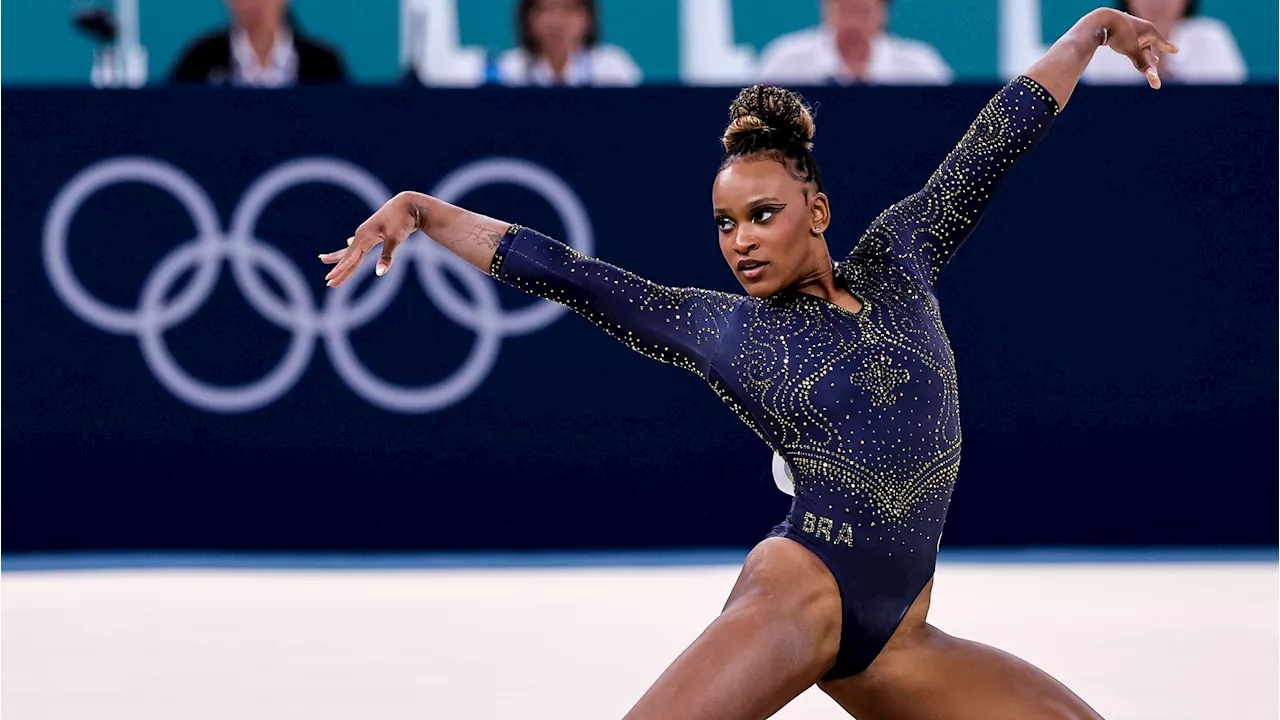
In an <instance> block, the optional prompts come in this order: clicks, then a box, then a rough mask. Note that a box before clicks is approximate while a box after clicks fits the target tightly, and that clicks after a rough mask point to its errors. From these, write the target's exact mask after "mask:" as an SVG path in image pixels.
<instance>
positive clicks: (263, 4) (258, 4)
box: [173, 0, 346, 88]
mask: <svg viewBox="0 0 1280 720" xmlns="http://www.w3.org/2000/svg"><path fill="white" fill-rule="evenodd" d="M226 3H227V9H228V10H229V11H230V12H231V27H230V28H228V29H226V30H222V31H220V32H216V33H212V34H210V35H206V36H204V37H201V38H197V39H196V41H195V42H193V43H192V44H191V45H189V46H188V47H187V49H186V50H185V51H184V52H183V53H182V58H181V60H179V61H178V65H177V67H176V68H175V69H174V71H173V80H174V81H175V82H194V83H208V84H214V85H220V84H223V83H230V84H232V85H240V86H244V87H260V88H278V87H289V86H291V85H306V84H313V83H332V82H345V81H346V71H345V70H344V69H343V66H342V60H341V59H340V58H339V57H338V54H337V53H336V52H334V51H333V50H332V49H331V48H329V47H328V46H326V45H324V44H322V43H319V42H317V41H315V40H313V39H310V38H307V37H304V36H303V35H302V34H301V33H299V31H298V25H297V22H296V21H295V19H294V17H293V13H292V12H290V11H289V8H288V4H289V3H288V0H226Z"/></svg>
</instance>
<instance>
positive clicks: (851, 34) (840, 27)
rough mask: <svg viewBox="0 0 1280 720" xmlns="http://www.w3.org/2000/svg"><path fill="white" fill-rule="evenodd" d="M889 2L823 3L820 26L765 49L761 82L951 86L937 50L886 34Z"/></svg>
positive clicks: (836, 0) (838, 0) (831, 0)
mask: <svg viewBox="0 0 1280 720" xmlns="http://www.w3.org/2000/svg"><path fill="white" fill-rule="evenodd" d="M889 2H890V0H822V24H821V25H819V26H818V27H815V28H809V29H807V30H801V31H799V32H794V33H789V34H787V35H783V36H782V37H779V38H777V39H776V40H774V41H773V42H771V43H769V44H768V46H766V47H765V49H764V51H763V52H762V53H761V57H760V72H759V76H760V77H759V80H760V82H763V83H769V84H775V85H824V84H827V83H839V84H842V85H851V84H869V85H946V84H949V83H950V82H951V80H952V77H953V74H952V71H951V68H950V66H948V65H947V63H946V61H944V60H943V59H942V56H941V55H939V54H938V51H937V50H935V49H934V48H933V46H931V45H929V44H928V43H924V42H921V41H919V40H908V39H906V38H900V37H897V36H896V35H892V34H890V33H888V32H885V24H886V22H887V20H888V10H889V7H888V6H889ZM1130 72H1132V68H1131V69H1130Z"/></svg>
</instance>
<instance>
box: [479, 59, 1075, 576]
mask: <svg viewBox="0 0 1280 720" xmlns="http://www.w3.org/2000/svg"><path fill="white" fill-rule="evenodd" d="M1056 113H1057V106H1056V104H1055V103H1054V102H1053V99H1052V97H1050V96H1049V95H1048V93H1047V92H1045V91H1044V90H1043V88H1041V87H1040V86H1039V85H1037V84H1036V83H1034V82H1033V81H1031V80H1029V79H1027V78H1018V79H1017V80H1014V81H1012V82H1010V83H1009V84H1008V85H1006V86H1005V88H1004V89H1003V90H1002V91H1001V92H1000V93H999V94H998V95H997V96H996V97H995V98H994V99H992V101H991V102H990V103H989V104H988V105H987V106H986V107H985V108H984V109H983V110H982V112H981V114H980V115H979V116H978V118H977V119H976V120H975V121H974V122H973V123H972V125H971V126H970V128H969V130H968V132H967V133H966V134H965V135H964V137H963V139H962V140H961V141H960V143H959V144H958V145H957V146H956V147H955V149H954V150H953V151H952V152H951V153H950V154H949V155H948V156H947V158H946V160H945V162H944V163H943V164H942V166H941V167H939V168H938V170H937V171H936V172H935V173H934V174H933V175H932V176H931V177H930V178H929V179H928V182H927V183H926V185H925V187H924V188H923V189H922V190H921V191H919V192H917V193H915V194H913V195H911V196H910V197H908V198H906V199H905V200H903V201H902V202H899V203H897V204H896V205H894V206H893V207H891V208H889V209H888V210H886V211H885V212H884V213H882V214H881V215H880V217H879V218H877V219H876V221H875V222H874V223H873V224H872V226H871V227H870V228H869V229H868V230H867V231H866V233H865V234H864V235H863V237H862V238H861V240H860V241H859V242H858V243H857V244H856V246H855V248H854V250H853V251H852V252H851V253H850V254H849V256H848V257H847V258H846V259H845V260H843V261H841V262H839V263H836V265H835V275H836V278H837V281H838V282H839V283H840V284H841V285H842V286H844V287H845V288H847V289H848V290H849V291H850V292H851V293H852V294H853V295H855V296H856V297H857V298H858V299H859V300H861V301H862V304H863V307H862V310H861V311H860V312H858V313H856V314H854V313H851V312H849V311H847V310H845V309H843V308H840V307H838V306H836V305H835V304H833V303H831V302H828V301H827V300H824V299H821V298H818V297H815V296H812V295H807V294H803V293H798V292H792V291H784V292H782V293H779V294H778V295H775V296H773V297H770V298H764V299H761V298H751V297H746V296H739V295H732V294H726V293H719V292H712V291H707V290H699V289H696V288H671V287H666V286H662V285H658V284H656V283H651V282H649V281H647V280H644V279H642V278H640V277H638V276H636V275H634V274H632V273H628V272H626V271H624V270H621V269H619V268H617V267H614V266H612V265H609V264H608V263H604V262H601V261H599V260H595V259H592V258H588V257H585V256H583V255H581V254H580V253H578V252H576V251H574V250H573V249H571V248H569V247H568V246H566V245H564V244H562V243H558V242H555V241H553V240H550V239H549V238H545V237H543V236H540V235H537V234H536V233H531V232H529V231H525V232H520V230H519V228H518V227H513V229H512V232H510V233H508V234H507V236H506V237H505V238H504V239H503V243H502V246H501V247H500V248H499V252H498V254H497V256H495V260H494V265H493V267H492V268H491V270H492V274H493V275H494V276H495V277H499V278H501V279H503V280H504V281H506V282H508V283H511V284H513V285H515V286H517V287H521V288H523V289H525V290H527V291H529V292H531V293H533V294H535V295H538V296H539V297H543V298H546V299H548V300H553V301H555V302H558V303H561V304H563V305H565V306H567V307H569V308H571V309H573V310H574V311H575V312H577V313H579V314H581V315H583V316H584V317H586V318H587V319H589V320H591V321H592V322H594V323H595V324H597V325H598V326H600V327H601V328H602V329H604V330H605V331H606V332H608V333H609V334H610V335H612V336H613V337H614V338H616V339H618V340H619V341H621V342H623V343H625V344H626V345H628V346H629V347H631V348H632V349H633V350H636V351H638V352H641V353H643V354H645V355H647V356H649V357H652V358H654V359H657V360H661V361H663V362H668V363H672V364H675V365H678V366H680V367H683V368H686V369H688V370H690V371H692V372H695V373H697V374H698V375H699V376H701V377H703V378H704V379H706V380H707V382H708V383H709V384H710V386H711V388H712V389H713V390H714V392H715V393H716V395H717V396H719V397H720V398H721V399H722V400H723V401H724V402H725V403H726V404H727V405H728V406H729V407H730V408H731V409H732V410H733V411H734V412H735V413H736V414H737V415H738V417H740V418H741V419H742V420H743V421H744V422H745V423H746V424H747V425H748V426H750V427H751V428H752V430H754V431H755V432H756V433H757V434H758V435H759V436H760V437H761V438H762V439H764V441H765V442H766V443H768V444H769V446H770V447H771V448H773V449H774V450H775V451H776V452H778V453H780V454H781V455H782V456H783V457H784V458H785V459H786V460H787V462H788V464H789V465H790V466H791V468H792V470H793V472H794V475H795V481H796V493H797V496H798V499H800V500H803V502H804V503H805V507H806V508H808V510H806V513H805V518H804V519H803V523H802V525H803V527H802V530H804V531H806V532H809V531H810V530H811V534H812V535H813V536H814V538H815V542H830V543H833V544H838V545H844V546H850V545H851V546H853V547H858V546H860V545H871V546H875V547H879V548H884V549H885V550H886V551H887V552H888V553H889V554H890V555H892V554H893V553H895V552H900V553H915V552H917V550H920V551H924V550H936V547H937V541H938V537H939V534H940V532H941V528H942V522H943V519H944V518H945V515H946V511H947V506H948V504H949V503H950V497H951V491H952V488H953V487H954V485H955V480H956V476H957V473H958V470H959V465H960V445H961V432H960V417H959V393H958V387H957V378H956V370H955V359H954V357H953V355H952V352H951V347H950V342H949V340H948V338H947V335H946V331H945V329H944V328H943V325H942V319H941V315H940V312H939V306H938V302H937V299H936V297H935V294H934V283H935V282H936V281H937V279H938V276H939V272H940V270H941V269H942V267H943V266H944V265H945V264H946V263H947V261H948V260H949V259H950V258H951V256H952V255H953V254H954V253H955V251H956V249H957V248H958V247H959V246H960V244H961V243H963V242H964V241H965V239H966V238H967V237H968V235H969V233H970V232H971V230H972V228H973V226H974V225H975V223H976V222H977V220H978V218H979V217H980V216H981V214H982V211H983V210H984V208H985V206H986V204H987V201H988V200H989V199H990V196H991V193H992V192H993V191H994V189H995V187H996V185H997V184H998V182H999V180H1000V178H1001V176H1002V175H1003V174H1004V173H1005V171H1006V170H1007V169H1008V168H1009V167H1010V166H1011V165H1012V164H1013V163H1014V161H1015V160H1016V159H1017V158H1018V157H1019V156H1020V155H1022V154H1023V153H1025V152H1026V151H1027V150H1028V149H1029V148H1030V147H1032V145H1033V144H1034V143H1035V142H1036V141H1037V140H1038V138H1039V137H1040V136H1041V135H1042V134H1043V133H1044V131H1045V130H1047V128H1048V125H1049V124H1050V123H1051V121H1052V119H1053V117H1054V115H1056ZM513 266H516V267H517V269H515V270H513Z"/></svg>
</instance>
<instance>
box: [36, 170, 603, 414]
mask: <svg viewBox="0 0 1280 720" xmlns="http://www.w3.org/2000/svg"><path fill="white" fill-rule="evenodd" d="M124 182H139V183H146V184H150V185H152V186H155V187H157V188H160V189H162V190H165V191H167V192H168V193H169V194H171V195H172V196H173V197H174V198H175V199H177V200H178V201H179V202H180V203H181V204H182V205H183V206H184V207H185V208H186V210H187V212H188V213H189V214H190V216H191V219H192V220H193V221H194V223H195V227H196V237H194V238H192V239H190V240H187V241H186V242H184V243H182V244H181V245H178V246H177V247H175V248H174V249H173V250H171V251H170V252H169V253H168V254H167V255H165V256H164V258H163V259H161V260H160V262H159V263H158V264H157V265H156V266H155V268H153V269H152V270H151V272H150V274H149V275H148V276H147V279H146V281H145V282H144V283H143V286H142V291H141V292H140V293H139V296H138V303H137V306H136V307H134V308H131V309H127V308H121V307H116V306H114V305H110V304H108V303H106V302H103V301H102V300H100V299H98V298H97V297H94V296H93V295H92V294H91V293H90V292H89V291H88V290H86V289H85V287H84V285H83V284H81V282H80V280H79V279H78V278H77V277H76V275H75V273H74V272H73V271H72V268H71V262H70V259H69V257H68V252H67V230H68V228H69V227H70V225H71V220H72V218H73V217H74V216H75V214H76V213H77V212H78V211H79V209H80V208H81V206H82V205H83V204H84V203H85V201H86V200H87V199H88V198H89V197H90V196H92V195H93V194H94V193H96V192H98V191H99V190H101V189H103V188H105V187H108V186H110V185H113V184H116V183H124ZM304 183H328V184H331V185H334V186H337V187H339V188H342V189H344V190H347V191H349V192H351V193H353V194H354V195H355V196H356V197H358V198H360V199H361V200H362V201H364V202H365V203H367V204H368V206H369V208H370V211H371V212H372V211H373V210H376V209H377V208H379V207H381V206H382V204H383V203H384V202H386V200H387V199H388V198H390V197H391V193H390V192H388V191H387V188H386V187H384V186H383V185H382V183H381V182H379V181H378V179H377V178H375V177H374V176H373V175H371V174H369V172H368V171H366V170H365V169H364V168H361V167H359V166H357V165H354V164H352V163H349V162H346V161H343V160H338V159H334V158H321V157H310V158H300V159H297V160H292V161H290V162H286V163H283V164H281V165H279V166H277V167H275V168H273V169H271V170H270V171H268V172H267V173H266V174H264V175H263V176H262V177H260V178H258V179H257V180H256V181H255V182H254V183H253V184H252V185H250V186H249V188H248V189H247V190H246V191H245V194H244V195H243V196H242V197H241V199H240V202H239V204H238V205H237V206H236V208H235V211H234V212H233V213H232V215H231V227H230V229H229V230H228V231H226V232H225V233H224V232H223V231H222V229H221V223H220V221H219V218H218V213H217V211H216V210H215V209H214V207H213V202H212V201H211V200H210V199H209V196H208V195H207V194H206V193H205V192H204V190H203V189H202V188H201V187H200V186H199V185H198V184H196V182H195V181H194V180H192V179H191V177H190V176H189V175H187V174H186V173H185V172H183V171H182V170H180V169H178V168H176V167H174V166H173V165H170V164H168V163H165V162H162V161H159V160H155V159H152V158H145V157H117V158H110V159H107V160H104V161H101V162H98V163H96V164H94V165H91V166H89V167H87V168H85V169H84V170H82V171H80V172H79V173H77V174H76V175H75V177H73V178H72V179H71V180H70V181H69V182H68V183H67V184H66V185H65V186H64V187H63V188H62V189H61V190H60V191H59V192H58V195H57V197H56V198H54V201H53V204H52V206H51V207H50V208H49V214H48V216H47V217H46V218H45V225H44V241H43V243H44V244H43V251H44V265H45V271H46V272H47V273H48V276H49V280H50V282H51V283H52V284H53V289H54V291H55V292H56V293H57V295H58V297H60V298H61V299H62V301H63V302H65V303H66V305H67V307H68V308H70V309H71V311H72V312H74V313H75V314H76V315H77V316H79V317H80V318H81V319H82V320H84V321H85V322H87V323H89V324H90V325H93V326H94V327H97V328H99V329H101V330H103V331H105V332H109V333H114V334H119V335H134V336H136V337H137V338H138V345H139V347H140V348H141V350H142V357H143V359H144V360H145V362H146V364H147V366H148V367H149V368H150V369H151V372H152V374H153V375H154V376H155V377H156V379H157V380H159V382H160V383H161V384H162V385H163V386H164V387H165V388H166V389H168V390H169V392H171V393H173V394H174V395H175V396H177V397H178V398H180V399H182V400H183V401H185V402H187V403H189V404H191V405H193V406H195V407H198V408H201V409H203V410H206V411H210V412H220V413H242V412H249V411H252V410H257V409H259V408H262V407H264V406H266V405H269V404H271V403H273V402H275V401H276V400H278V399H279V398H280V397H281V396H283V395H284V394H285V393H287V392H288V391H289V390H290V389H292V388H293V387H294V385H296V384H297V382H298V381H299V380H300V379H301V378H302V375H303V374H304V373H305V372H306V369H307V367H308V366H309V365H310V363H311V357H312V355H313V354H314V351H315V345H316V341H317V340H320V339H323V340H324V343H325V348H326V350H327V351H328V355H329V357H330V359H331V360H332V361H333V364H334V367H335V369H336V370H337V372H338V375H339V376H340V377H341V378H342V380H343V381H344V382H345V383H346V385H347V386H348V387H349V388H351V389H352V390H353V391H355V392H356V394H358V395H359V396H360V397H362V398H364V399H365V400H367V401H368V402H370V403H373V404H374V405H376V406H378V407H381V408H383V409H385V410H389V411H392V412H399V413H428V412H434V411H437V410H442V409H444V408H447V407H449V406H451V405H453V404H454V403H456V402H458V401H459V400H461V399H463V398H465V397H466V396H467V395H469V394H470V393H472V392H473V391H475V389H476V388H478V387H479V386H480V384H481V383H483V382H484V379H485V378H486V377H487V376H488V373H489V370H490V369H491V368H492V367H493V364H494V362H495V361H496V360H497V358H498V349H499V345H500V344H501V342H502V339H503V338H504V337H505V336H507V335H524V334H528V333H532V332H536V331H538V330H540V329H542V328H544V327H546V326H547V325H549V324H551V323H552V322H554V321H555V320H556V318H558V317H559V316H560V315H561V314H562V313H563V312H564V311H565V308H564V307H562V306H560V305H556V304H554V303H551V302H548V301H545V300H538V301H536V302H535V303H534V304H532V305H529V306H527V307H523V308H520V309H518V310H510V311H507V310H504V309H503V308H502V307H501V305H500V303H499V300H498V293H497V290H496V288H495V287H494V285H493V282H492V281H491V280H490V279H488V278H487V277H485V275H484V274H483V273H481V272H479V271H478V270H476V269H475V268H472V267H471V266H470V265H467V264H466V263H465V262H464V261H462V260H460V259H458V258H457V257H455V256H454V255H453V254H451V253H449V252H448V251H447V250H444V249H443V248H441V247H439V246H438V245H436V244H435V243H433V242H410V243H406V244H405V245H403V246H401V248H400V250H399V251H398V252H397V253H396V267H397V268H399V272H394V273H390V274H389V275H388V276H387V277H385V278H382V279H380V280H378V282H376V283H373V284H372V287H371V288H370V289H369V290H367V291H366V292H365V293H364V294H362V295H361V296H360V297H359V298H357V299H355V300H353V299H352V291H353V289H354V288H355V287H356V286H357V283H354V282H348V283H345V284H343V285H341V286H339V287H337V288H335V289H332V290H329V291H327V292H326V293H325V297H324V300H323V303H322V307H319V308H318V307H316V303H315V300H314V297H313V295H312V293H311V290H310V288H311V286H312V285H313V284H314V283H309V282H307V280H306V279H305V277H304V275H303V273H302V272H301V271H300V270H299V269H298V267H297V266H296V265H294V264H293V263H292V262H291V261H290V260H289V259H288V258H287V257H286V256H285V255H284V254H283V253H282V252H281V251H280V250H278V249H277V248H275V247H273V246H271V245H269V244H267V243H265V242H263V241H262V240H261V239H259V238H258V237H257V235H256V233H255V227H256V225H257V222H258V218H259V217H260V216H261V214H262V211H263V209H264V208H266V206H267V205H268V204H269V203H270V202H271V201H272V200H273V199H274V198H275V197H276V196H277V195H279V194H280V193H282V192H284V191H285V190H288V189H290V188H292V187H295V186H297V185H301V184H304ZM501 183H507V184H512V185H517V186H520V187H524V188H526V189H528V190H531V191H533V192H535V193H537V194H539V195H541V196H542V197H543V198H544V199H545V200H547V201H548V202H549V203H550V204H551V206H552V208H554V209H555V211H556V213H557V214H558V215H559V216H560V219H561V222H562V223H563V224H564V227H565V231H566V240H567V242H568V243H569V244H570V245H572V246H573V247H574V248H575V249H577V250H578V251H580V252H582V253H584V254H588V255H590V254H592V251H593V247H594V244H595V242H594V238H593V235H592V229H591V221H590V219H589V218H588V217H587V212H586V209H585V208H584V207H583V205H582V201H581V200H580V199H579V198H578V196H577V194H576V193H574V191H573V190H572V189H571V188H570V187H569V186H568V185H567V184H565V182H564V181H563V180H561V179H560V178H559V177H558V176H557V175H555V174H554V173H552V172H551V171H549V170H547V169H546V168H543V167H541V166H539V165H535V164H533V163H530V162H527V161H524V160H519V159H514V158H488V159H484V160H478V161H475V162H472V163H469V164H467V165H464V166H462V167H460V168H458V169H457V170H454V171H453V172H452V173H450V174H449V175H447V176H446V177H445V178H443V179H442V180H441V181H440V182H439V183H438V184H437V185H436V187H435V188H434V189H433V190H432V191H431V194H432V195H435V196H436V197H439V198H441V199H443V200H445V201H447V202H456V201H457V200H458V199H460V198H461V197H462V196H464V195H465V194H466V193H468V192H470V191H472V190H474V189H476V188H479V187H483V186H486V185H491V184H501ZM346 232H347V230H335V234H334V237H335V238H339V237H340V236H344V235H342V234H343V233H346ZM224 262H225V263H227V264H228V265H229V266H230V269H231V275H232V278H233V279H234V280H235V282H236V285H237V287H238V288H239V290H240V292H241V294H243V295H244V298H245V299H246V300H247V301H248V302H249V305H250V306H251V307H253V309H254V310H255V311H256V312H258V313H259V314H260V315H262V316H263V317H264V318H266V319H267V320H268V321H270V322H271V323H272V324H274V325H276V326H278V327H281V328H283V329H286V330H289V331H291V332H292V333H293V337H292V339H291V340H290V342H289V347H288V350H287V351H286V352H285V355H284V358H283V359H281V361H280V363H279V364H278V365H277V366H276V367H275V368H274V369H272V370H271V371H270V372H268V373H266V374H265V375H263V376H262V377H261V378H259V379H258V380H254V381H252V382H249V383H246V384H243V385H239V386H223V385H215V384H211V383H208V382H205V381H203V380H201V379H199V378H197V377H194V376H192V375H191V374H190V373H188V372H187V371H186V370H185V369H183V368H182V366H181V365H179V363H178V361H177V360H176V359H174V357H173V355H172V353H170V352H169V349H168V346H167V345H166V344H165V340H164V334H165V332H166V331H167V330H169V329H171V328H173V327H175V326H177V325H179V324H181V323H183V322H185V321H186V320H187V319H188V318H190V317H191V316H192V315H194V314H195V312H196V311H197V310H198V309H199V308H200V307H201V306H202V305H203V304H204V303H205V302H206V301H207V300H208V299H209V296H210V294H211V293H212V292H213V290H214V286H215V284H216V282H217V280H218V275H219V274H220V272H221V269H222V266H223V263H224ZM373 265H374V263H364V264H363V265H362V266H361V268H360V271H359V272H361V273H365V272H370V271H371V268H373ZM192 269H194V272H193V273H191V279H190V280H189V281H188V282H187V285H186V287H185V288H184V289H183V290H182V291H181V292H180V293H178V294H177V295H176V296H175V297H172V298H170V297H169V296H170V294H171V292H172V290H173V288H174V285H175V283H176V282H177V281H178V280H179V278H181V277H182V276H183V275H184V274H186V273H187V271H188V270H192ZM411 269H416V271H417V272H416V277H417V279H418V282H419V283H421V285H422V287H423V289H424V290H425V291H426V294H427V296H428V297H429V298H430V299H431V301H432V302H433V303H435V305H436V306H437V307H438V308H439V309H440V311H441V312H442V313H443V314H444V315H445V316H446V317H448V318H449V320H451V321H452V322H454V323H457V324H458V325H461V326H462V327H465V328H467V329H468V330H471V331H472V332H474V333H475V335H476V337H475V342H474V343H473V345H472V347H471V354H470V355H469V356H468V357H467V359H466V360H465V361H464V362H463V363H462V366H461V367H459V368H458V369H457V370H455V371H454V372H453V373H452V374H450V375H448V376H447V377H445V378H443V379H441V380H439V381H437V382H435V383H431V384H428V385H423V386H418V387H407V386H403V385H397V384H394V383H390V382H387V381H386V380H383V379H382V378H380V377H378V376H376V375H374V374H373V373H372V372H371V371H370V370H369V369H368V368H367V367H366V366H365V365H364V363H363V362H361V361H360V358H359V357H358V356H357V355H356V353H355V351H354V350H353V349H352V347H351V340H350V333H351V331H352V330H355V329H357V328H359V327H362V326H364V325H367V324H368V323H370V322H372V321H373V320H374V318H376V317H378V315H379V314H381V313H382V311H383V310H385V309H386V307H387V306H388V305H389V304H390V303H391V301H392V300H393V299H394V298H395V296H396V294H397V293H398V291H399V290H400V286H401V284H402V283H404V282H405V281H406V279H407V278H409V277H410V276H411V273H410V272H409V271H410V270H411ZM446 269H448V270H451V271H452V272H453V274H454V276H455V277H456V278H457V279H458V280H460V281H461V284H462V286H463V287H464V288H465V289H466V291H467V292H468V293H469V294H470V297H471V300H470V301H469V300H468V299H467V298H465V297H463V296H461V295H459V294H458V293H457V291H455V290H454V289H453V288H452V287H451V286H450V285H449V283H448V282H447V281H446V280H445V277H444V272H445V270H446ZM259 272H264V273H266V274H268V275H270V276H271V277H272V278H273V279H274V280H275V282H276V284H277V285H278V286H279V287H280V288H282V289H283V292H284V295H285V298H284V299H283V300H282V299H281V298H280V297H278V296H277V295H276V294H275V293H274V292H272V291H271V289H270V288H269V287H268V286H267V285H266V284H265V283H264V282H263V280H262V278H261V277H260V276H259V275H258V273H259Z"/></svg>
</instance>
